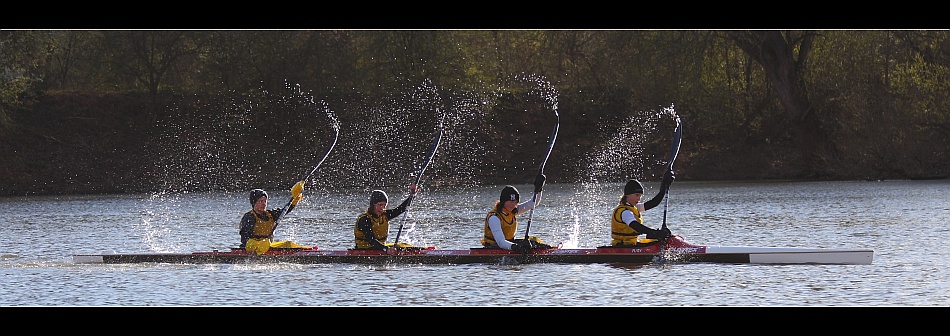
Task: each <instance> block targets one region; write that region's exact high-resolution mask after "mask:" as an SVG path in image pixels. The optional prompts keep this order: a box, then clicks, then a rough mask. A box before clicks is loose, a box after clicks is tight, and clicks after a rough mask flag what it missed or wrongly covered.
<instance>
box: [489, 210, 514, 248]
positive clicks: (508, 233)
mask: <svg viewBox="0 0 950 336" xmlns="http://www.w3.org/2000/svg"><path fill="white" fill-rule="evenodd" d="M491 216H498V219H499V220H501V231H502V232H504V233H505V239H506V240H512V239H514V238H515V230H517V229H518V218H516V217H515V214H513V213H510V212H508V211H505V210H504V209H502V211H501V212H498V211H495V210H492V211H489V212H488V216H485V237H484V238H482V246H485V247H489V246H491V247H494V246H498V243H497V242H495V236H494V235H492V233H491V227H489V226H488V218H490V217H491Z"/></svg>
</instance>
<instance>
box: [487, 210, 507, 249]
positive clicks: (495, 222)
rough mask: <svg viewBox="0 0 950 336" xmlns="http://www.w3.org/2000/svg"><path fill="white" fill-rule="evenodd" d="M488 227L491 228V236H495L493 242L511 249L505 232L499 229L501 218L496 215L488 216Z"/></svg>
mask: <svg viewBox="0 0 950 336" xmlns="http://www.w3.org/2000/svg"><path fill="white" fill-rule="evenodd" d="M488 228H489V229H491V235H492V237H495V244H498V247H500V248H503V249H506V250H511V244H512V243H511V242H510V241H508V240H507V239H505V232H504V231H502V230H501V220H500V219H498V216H491V217H488Z"/></svg>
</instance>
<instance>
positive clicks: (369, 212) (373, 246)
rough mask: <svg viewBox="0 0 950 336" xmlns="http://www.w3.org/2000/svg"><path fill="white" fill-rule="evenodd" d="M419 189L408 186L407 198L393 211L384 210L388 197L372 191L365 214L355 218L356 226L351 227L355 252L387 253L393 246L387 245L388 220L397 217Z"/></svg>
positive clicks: (400, 245) (378, 191) (403, 245)
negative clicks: (354, 239) (378, 251)
mask: <svg viewBox="0 0 950 336" xmlns="http://www.w3.org/2000/svg"><path fill="white" fill-rule="evenodd" d="M417 191H419V189H418V188H417V187H416V185H415V184H410V185H409V196H408V197H406V199H405V200H404V201H402V203H400V204H399V206H397V207H395V208H393V209H388V210H387V209H386V205H387V204H389V197H388V196H386V192H384V191H382V190H373V191H372V192H371V193H370V194H369V207H368V208H367V209H366V211H365V212H363V213H361V214H360V215H359V216H357V217H356V225H355V226H354V227H353V234H354V235H355V237H356V247H355V249H357V250H382V251H384V252H388V251H389V248H390V247H393V244H387V243H386V239H387V238H389V220H390V219H393V218H396V217H398V216H399V215H401V214H402V213H403V212H406V209H407V208H408V207H409V204H410V203H412V199H413V198H414V197H415V196H416V192H417ZM408 247H412V245H410V244H406V243H402V242H400V243H399V246H397V248H408Z"/></svg>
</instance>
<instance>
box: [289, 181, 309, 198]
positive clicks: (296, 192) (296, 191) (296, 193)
mask: <svg viewBox="0 0 950 336" xmlns="http://www.w3.org/2000/svg"><path fill="white" fill-rule="evenodd" d="M304 184H307V180H300V182H297V184H294V187H293V188H290V196H291V197H293V198H298V197H300V196H301V194H303V185H304Z"/></svg>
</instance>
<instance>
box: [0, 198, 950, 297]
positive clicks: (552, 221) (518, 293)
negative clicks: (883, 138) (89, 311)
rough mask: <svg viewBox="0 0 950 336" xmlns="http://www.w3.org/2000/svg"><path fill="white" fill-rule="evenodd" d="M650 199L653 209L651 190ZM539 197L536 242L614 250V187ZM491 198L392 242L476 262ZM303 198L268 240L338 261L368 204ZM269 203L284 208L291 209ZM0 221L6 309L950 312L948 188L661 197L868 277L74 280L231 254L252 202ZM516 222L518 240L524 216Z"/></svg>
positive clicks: (305, 275)
mask: <svg viewBox="0 0 950 336" xmlns="http://www.w3.org/2000/svg"><path fill="white" fill-rule="evenodd" d="M518 187H519V189H521V190H522V191H528V190H530V187H529V186H527V185H519V186H518ZM646 187H647V192H646V193H647V197H649V196H652V195H653V194H654V193H655V191H656V188H657V185H656V184H647V185H646ZM545 188H546V189H545V195H544V200H543V202H542V205H541V206H540V207H539V208H538V209H537V210H535V211H534V213H533V217H532V222H531V235H534V236H538V237H540V238H542V239H543V240H545V242H548V243H551V244H552V245H555V244H558V243H560V244H563V246H564V247H596V246H599V245H605V244H608V243H609V240H610V239H609V224H608V223H609V222H608V216H609V213H610V210H611V209H612V208H613V206H614V204H615V203H616V202H617V199H618V198H619V196H620V195H619V194H620V190H622V185H621V184H619V183H605V184H553V185H549V186H546V187H545ZM500 189H501V188H500V186H483V187H476V188H435V187H433V188H431V189H430V190H424V191H423V192H421V193H420V194H419V196H418V198H417V200H416V201H415V202H413V206H412V208H411V210H410V218H408V219H406V218H397V219H395V220H394V222H393V231H391V237H394V236H395V229H396V228H397V227H398V226H399V225H400V224H403V225H404V230H406V231H404V232H403V234H402V236H401V238H400V241H405V242H410V243H412V244H414V245H417V246H422V245H426V246H436V247H438V248H447V249H464V248H470V247H477V246H478V240H479V238H480V237H481V235H482V225H483V218H484V215H485V213H486V211H487V210H488V208H489V207H490V206H491V204H492V202H493V201H494V200H495V199H497V197H498V195H497V194H498V192H499V191H500ZM386 192H387V193H389V195H390V202H391V206H394V205H395V202H398V201H401V200H402V198H403V197H404V194H403V192H404V190H397V189H395V188H393V189H391V190H386ZM306 196H307V198H306V199H305V200H304V201H303V202H302V203H301V204H300V206H299V207H298V209H297V210H295V212H293V213H292V214H291V215H289V216H288V217H287V218H286V219H285V221H284V223H282V224H281V227H280V229H278V231H277V233H276V236H277V237H276V238H277V239H289V240H293V241H294V242H297V243H300V244H312V245H317V246H319V247H320V248H321V249H345V248H349V247H350V246H351V245H352V244H353V238H352V235H353V224H354V222H355V219H356V216H357V215H358V214H359V213H360V212H361V211H363V210H364V208H365V206H366V205H367V204H366V203H367V197H368V193H367V192H365V191H363V190H340V191H338V192H333V193H330V194H326V193H323V192H317V191H312V192H308V193H306ZM271 197H272V201H271V206H279V205H283V203H285V202H286V199H287V198H288V197H289V195H288V192H286V191H283V192H282V191H275V192H271ZM0 206H2V207H3V209H4V211H2V212H0V221H2V222H3V223H5V224H6V225H5V229H4V230H0V305H2V306H259V305H269V306H404V305H412V306H495V305H498V302H497V301H496V300H497V298H499V297H504V298H506V299H505V305H525V306H604V305H607V306H670V305H672V306H947V305H948V304H950V294H948V293H950V249H948V248H947V247H946V245H945V244H946V242H947V241H948V240H950V225H948V223H950V180H939V181H881V182H867V181H845V182H767V183H722V182H715V183H712V182H709V183H707V182H676V183H674V184H673V187H672V189H671V191H670V199H669V208H668V209H667V223H668V225H669V227H670V228H671V229H672V230H673V232H674V233H676V234H680V235H682V236H684V237H685V238H686V239H687V240H689V241H691V242H693V243H698V244H704V245H728V246H759V247H770V246H778V247H820V248H870V249H873V250H874V262H873V263H872V264H871V265H749V264H689V263H665V264H659V263H655V264H646V265H610V264H591V265H565V264H528V265H482V264H475V265H386V266H368V265H340V264H332V265H297V264H272V265H259V264H234V265H230V264H211V265H172V264H126V265H80V264H73V263H72V262H71V258H70V256H71V255H72V254H85V253H103V252H117V253H141V252H193V251H208V250H211V249H227V248H230V247H232V246H236V245H237V240H238V234H237V223H238V221H239V220H240V217H241V215H242V214H243V213H244V212H246V211H247V210H249V208H250V207H249V204H248V202H247V198H246V195H245V194H244V193H185V194H137V195H100V196H55V197H52V196H51V197H7V198H0ZM663 213H664V207H663V206H662V205H661V206H660V207H658V208H656V209H653V210H651V211H648V212H647V213H646V218H645V221H646V224H647V225H648V226H651V227H659V226H660V225H661V224H662V222H663ZM519 221H520V222H521V225H520V228H519V229H520V230H519V233H518V234H519V235H523V234H524V231H523V230H524V227H525V225H526V222H527V217H526V216H522V217H521V218H520V219H519ZM265 282H266V284H267V285H266V286H265V285H254V284H261V283H265ZM618 288H625V289H624V290H620V291H618ZM632 288H639V289H642V290H643V292H639V293H637V292H633V291H631V290H630V289H632ZM618 292H619V293H623V292H627V293H629V294H618Z"/></svg>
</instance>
